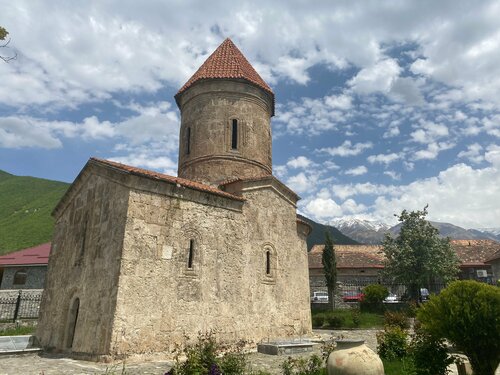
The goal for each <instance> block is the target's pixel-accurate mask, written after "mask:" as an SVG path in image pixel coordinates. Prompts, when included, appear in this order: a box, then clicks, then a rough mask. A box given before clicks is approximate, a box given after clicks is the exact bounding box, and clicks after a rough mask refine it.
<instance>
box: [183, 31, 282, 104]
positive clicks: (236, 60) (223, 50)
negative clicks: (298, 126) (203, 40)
mask: <svg viewBox="0 0 500 375" xmlns="http://www.w3.org/2000/svg"><path fill="white" fill-rule="evenodd" d="M214 78H215V79H244V80H246V81H248V82H250V83H253V84H254V85H257V86H259V87H260V88H262V89H264V90H265V91H267V92H268V93H269V94H271V95H272V97H273V101H274V93H273V90H271V88H270V87H269V86H268V85H267V83H266V82H265V81H264V80H263V79H262V78H261V76H260V75H259V73H257V72H256V71H255V69H254V68H253V66H252V65H251V64H250V63H249V62H248V60H247V59H246V58H245V56H243V54H242V53H241V51H240V50H239V49H238V47H236V45H235V44H234V43H233V42H232V41H231V39H229V38H227V39H226V40H225V41H224V42H222V44H221V45H220V46H219V47H218V48H217V49H216V50H215V51H214V52H213V53H212V54H211V55H210V56H209V57H208V59H207V60H206V61H205V62H204V63H203V65H202V66H201V67H200V68H199V69H198V70H197V71H196V73H194V74H193V76H192V77H191V78H190V79H189V80H188V81H187V82H186V83H185V84H184V86H182V87H181V89H180V90H179V91H178V92H177V94H176V95H175V96H176V98H177V96H179V95H180V94H182V93H183V92H184V91H185V90H187V89H188V88H189V87H190V86H192V85H193V84H194V83H195V82H197V81H200V80H204V79H214Z"/></svg>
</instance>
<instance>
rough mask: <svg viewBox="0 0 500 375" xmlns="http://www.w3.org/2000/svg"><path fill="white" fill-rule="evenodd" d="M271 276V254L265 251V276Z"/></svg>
mask: <svg viewBox="0 0 500 375" xmlns="http://www.w3.org/2000/svg"><path fill="white" fill-rule="evenodd" d="M270 274H271V252H270V251H269V250H267V251H266V275H270Z"/></svg>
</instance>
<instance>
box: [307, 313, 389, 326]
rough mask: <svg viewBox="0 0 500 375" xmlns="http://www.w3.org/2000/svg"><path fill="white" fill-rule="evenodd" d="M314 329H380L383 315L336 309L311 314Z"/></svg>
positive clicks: (382, 323) (382, 324)
mask: <svg viewBox="0 0 500 375" xmlns="http://www.w3.org/2000/svg"><path fill="white" fill-rule="evenodd" d="M312 321H313V327H314V328H335V329H343V328H360V329H368V328H382V327H383V326H384V315H383V314H379V313H371V312H360V311H359V310H354V309H336V310H333V311H323V312H314V311H313V312H312Z"/></svg>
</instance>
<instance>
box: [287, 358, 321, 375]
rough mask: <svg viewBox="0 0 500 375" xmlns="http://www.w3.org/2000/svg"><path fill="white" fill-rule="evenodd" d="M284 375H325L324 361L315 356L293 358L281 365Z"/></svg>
mask: <svg viewBox="0 0 500 375" xmlns="http://www.w3.org/2000/svg"><path fill="white" fill-rule="evenodd" d="M281 369H282V370H283V375H323V374H324V370H323V361H322V360H321V358H320V357H319V356H318V355H316V354H313V355H312V356H311V357H309V358H307V359H306V358H292V357H288V359H287V360H286V361H285V362H283V363H282V364H281Z"/></svg>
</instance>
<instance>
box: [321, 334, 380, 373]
mask: <svg viewBox="0 0 500 375" xmlns="http://www.w3.org/2000/svg"><path fill="white" fill-rule="evenodd" d="M336 343H337V347H336V348H335V350H334V351H333V352H331V354H330V356H329V357H328V363H327V369H328V375H361V374H363V375H384V365H383V364H382V360H381V359H380V357H379V356H378V355H377V354H376V353H375V352H374V351H373V350H371V349H370V348H369V347H367V346H366V345H365V340H337V341H336Z"/></svg>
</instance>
